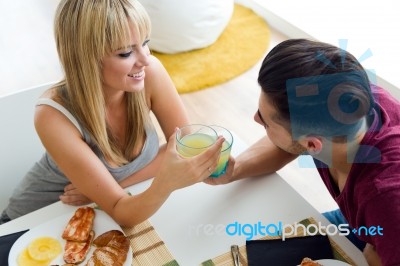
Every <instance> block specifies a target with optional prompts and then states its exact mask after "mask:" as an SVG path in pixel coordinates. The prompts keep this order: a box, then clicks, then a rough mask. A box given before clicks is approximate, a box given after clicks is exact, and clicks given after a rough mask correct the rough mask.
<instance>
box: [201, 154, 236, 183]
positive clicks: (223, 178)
mask: <svg viewBox="0 0 400 266" xmlns="http://www.w3.org/2000/svg"><path fill="white" fill-rule="evenodd" d="M234 168H235V158H233V157H232V156H230V157H229V161H228V166H227V167H226V171H225V174H223V175H220V176H218V177H209V178H207V179H205V180H204V183H206V184H209V185H223V184H227V183H230V182H232V181H234V179H233V169H234Z"/></svg>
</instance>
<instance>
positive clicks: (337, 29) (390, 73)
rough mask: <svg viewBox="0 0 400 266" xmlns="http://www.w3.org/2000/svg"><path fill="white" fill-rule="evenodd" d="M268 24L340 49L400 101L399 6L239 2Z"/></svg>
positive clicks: (388, 0) (387, 1) (316, 0)
mask: <svg viewBox="0 0 400 266" xmlns="http://www.w3.org/2000/svg"><path fill="white" fill-rule="evenodd" d="M236 2H238V3H242V4H244V5H247V6H249V7H252V8H253V9H254V10H255V11H256V12H257V13H259V14H260V15H262V16H263V17H265V18H266V20H267V21H268V23H269V25H270V26H271V27H274V28H275V29H277V30H278V31H281V32H282V33H283V34H285V35H287V36H288V37H290V38H301V37H303V38H313V39H317V40H320V41H324V42H328V43H331V44H333V45H337V46H339V39H346V40H347V41H348V46H347V50H348V51H349V52H350V53H352V54H353V55H354V56H355V57H356V58H360V57H362V55H363V54H364V53H365V52H366V51H367V50H368V49H369V50H370V51H371V52H372V56H371V57H369V58H367V59H365V61H363V60H360V61H361V63H362V64H363V66H364V67H365V68H367V69H373V70H375V72H376V77H377V83H378V85H380V86H382V87H385V88H386V89H388V90H389V91H391V93H392V94H393V95H394V96H396V97H397V98H398V99H400V70H399V63H400V48H399V47H400V34H399V32H400V15H399V9H398V8H395V3H396V1H395V0H381V1H372V0H365V1H349V0H336V1H320V0H304V1H291V0H270V1H266V0H236Z"/></svg>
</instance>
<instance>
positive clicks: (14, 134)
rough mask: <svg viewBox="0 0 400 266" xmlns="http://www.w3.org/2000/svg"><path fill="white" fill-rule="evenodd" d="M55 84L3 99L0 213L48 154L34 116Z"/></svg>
mask: <svg viewBox="0 0 400 266" xmlns="http://www.w3.org/2000/svg"><path fill="white" fill-rule="evenodd" d="M53 84H54V83H48V84H44V85H41V86H37V87H32V88H29V89H26V90H23V91H20V92H17V93H14V94H9V95H6V96H0V213H1V212H2V211H3V209H4V208H5V207H6V206H7V204H8V199H9V198H10V196H11V194H12V192H13V190H14V188H15V187H16V186H17V185H18V183H19V182H20V181H21V179H22V178H23V177H24V176H25V174H26V173H27V171H28V170H29V169H30V168H31V167H32V165H33V164H34V163H35V162H36V161H38V160H39V159H40V158H41V156H42V154H43V152H44V148H43V145H42V143H41V142H40V139H39V137H38V136H37V134H36V131H35V128H34V124H33V115H34V108H35V103H36V100H37V99H38V98H39V96H40V95H41V94H42V93H43V91H45V90H46V89H48V88H49V87H51V86H52V85H53Z"/></svg>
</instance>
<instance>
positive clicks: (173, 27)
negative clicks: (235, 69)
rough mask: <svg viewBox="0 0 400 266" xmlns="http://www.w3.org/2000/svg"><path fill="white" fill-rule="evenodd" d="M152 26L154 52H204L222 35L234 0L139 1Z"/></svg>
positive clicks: (151, 42) (151, 44)
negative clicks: (203, 50)
mask: <svg viewBox="0 0 400 266" xmlns="http://www.w3.org/2000/svg"><path fill="white" fill-rule="evenodd" d="M139 1H140V3H141V4H142V5H143V6H144V7H145V9H146V10H147V12H148V14H149V16H150V19H151V23H152V33H151V36H150V43H149V45H150V48H151V49H152V50H155V51H157V52H161V53H168V54H173V53H180V52H184V51H189V50H193V49H199V48H204V47H206V46H208V45H210V44H212V43H214V42H215V41H216V40H217V39H218V37H219V36H220V35H221V33H222V32H223V30H224V29H225V27H226V25H227V24H228V23H229V20H230V18H231V16H232V13H233V7H234V1H233V0H197V1H196V0H194V1H193V0H139Z"/></svg>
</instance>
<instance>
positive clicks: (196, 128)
mask: <svg viewBox="0 0 400 266" xmlns="http://www.w3.org/2000/svg"><path fill="white" fill-rule="evenodd" d="M217 138H218V135H217V132H216V131H215V130H214V129H213V128H211V127H209V126H206V125H201V124H192V125H187V126H183V127H181V128H180V129H179V130H178V132H177V133H176V140H177V142H176V148H177V151H178V153H179V154H180V155H181V156H183V157H192V156H195V155H197V154H200V153H202V152H203V151H205V150H206V149H208V148H209V147H210V146H211V145H213V144H214V143H215V142H216V141H217Z"/></svg>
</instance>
